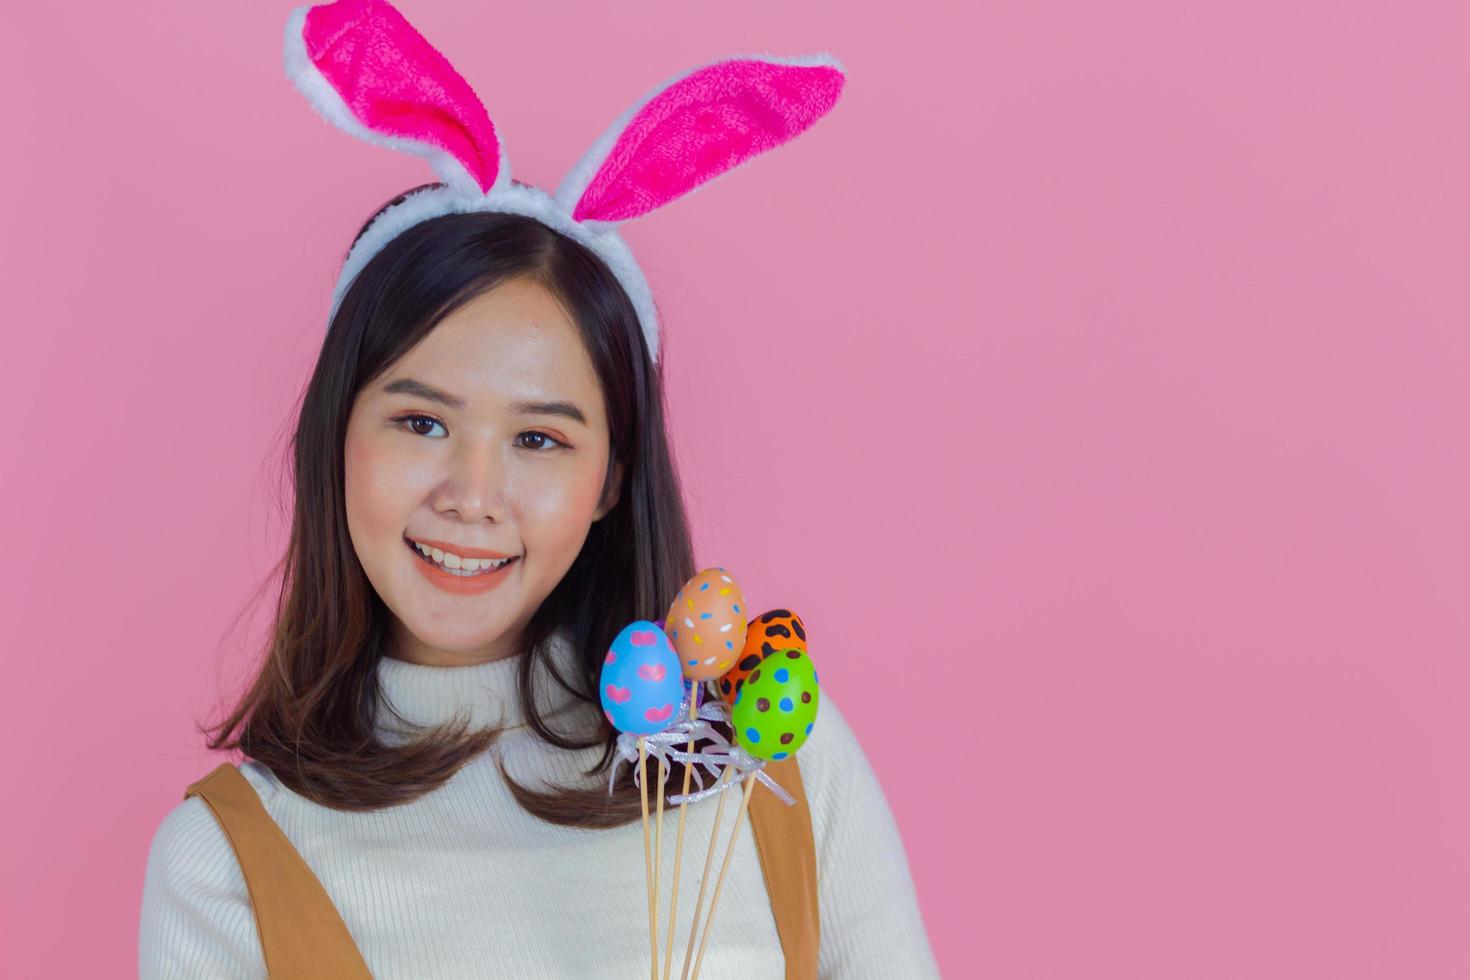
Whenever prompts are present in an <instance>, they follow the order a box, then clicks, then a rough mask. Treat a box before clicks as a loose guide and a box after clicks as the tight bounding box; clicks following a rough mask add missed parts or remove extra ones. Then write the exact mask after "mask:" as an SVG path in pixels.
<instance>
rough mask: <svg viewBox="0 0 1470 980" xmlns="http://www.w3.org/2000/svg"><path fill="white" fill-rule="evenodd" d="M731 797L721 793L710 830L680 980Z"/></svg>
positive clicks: (685, 976)
mask: <svg viewBox="0 0 1470 980" xmlns="http://www.w3.org/2000/svg"><path fill="white" fill-rule="evenodd" d="M733 771H734V767H733V766H726V767H725V771H724V772H722V773H720V785H722V786H723V785H724V784H725V783H727V782H729V776H730V773H731V772H733ZM729 795H730V794H729V793H728V792H726V791H723V790H722V791H721V792H720V793H719V797H720V802H719V805H718V806H716V807H715V825H714V826H713V827H711V828H710V832H709V850H708V851H707V852H706V853H705V855H704V871H703V872H701V873H700V875H699V897H698V898H696V899H695V900H694V920H693V921H692V922H690V923H689V945H688V946H687V947H685V949H684V969H683V970H682V971H681V972H680V973H679V980H689V961H690V960H691V959H693V957H694V937H695V936H697V935H699V910H700V909H702V908H703V907H704V888H705V886H706V885H708V884H709V866H710V865H711V864H713V863H714V860H715V841H716V840H718V839H719V836H720V814H722V813H724V812H725V797H727V796H729Z"/></svg>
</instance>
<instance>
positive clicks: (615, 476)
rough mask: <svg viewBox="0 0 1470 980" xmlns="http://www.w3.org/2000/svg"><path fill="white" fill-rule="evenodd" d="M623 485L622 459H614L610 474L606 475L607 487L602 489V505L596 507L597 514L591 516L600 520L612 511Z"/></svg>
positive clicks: (595, 519)
mask: <svg viewBox="0 0 1470 980" xmlns="http://www.w3.org/2000/svg"><path fill="white" fill-rule="evenodd" d="M622 487H623V461H622V460H621V459H619V460H616V461H615V462H614V463H613V467H612V475H611V476H609V477H608V481H607V487H606V488H605V489H604V491H603V500H602V505H601V506H600V507H598V508H597V514H596V515H595V516H594V517H593V518H592V520H594V521H600V520H602V519H603V518H604V517H606V516H607V515H608V514H609V513H611V512H612V509H613V508H614V507H616V506H617V505H618V498H619V495H620V491H621V490H622Z"/></svg>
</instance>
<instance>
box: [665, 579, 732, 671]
mask: <svg viewBox="0 0 1470 980" xmlns="http://www.w3.org/2000/svg"><path fill="white" fill-rule="evenodd" d="M745 626H746V623H745V596H744V594H743V593H741V591H740V586H738V585H736V584H735V580H734V579H733V578H731V577H730V573H729V572H727V571H726V570H725V569H723V568H706V569H704V570H703V571H701V572H699V573H698V574H696V575H695V576H694V577H693V578H691V579H690V580H689V581H688V582H685V583H684V587H683V588H682V589H680V590H679V594H678V595H677V596H675V597H674V602H673V605H671V606H669V614H668V616H667V617H666V622H665V623H664V631H665V632H666V633H668V635H669V641H670V642H671V643H672V644H673V645H674V652H675V653H677V654H678V655H679V668H680V670H682V671H683V672H684V676H685V677H687V678H689V679H690V680H694V681H709V680H714V679H715V678H716V677H719V676H720V675H721V674H723V673H725V672H726V671H728V670H729V669H730V668H731V667H733V666H735V661H736V660H737V659H739V657H740V650H741V648H742V647H743V646H744V644H745Z"/></svg>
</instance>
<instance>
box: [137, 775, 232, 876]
mask: <svg viewBox="0 0 1470 980" xmlns="http://www.w3.org/2000/svg"><path fill="white" fill-rule="evenodd" d="M230 869H233V870H234V872H235V873H236V874H239V864H238V862H237V860H236V858H235V850H234V847H233V846H232V845H231V844H230V839H229V837H228V835H226V833H225V830H224V828H223V827H222V826H220V823H219V820H218V819H217V818H216V817H215V815H214V810H213V809H212V808H211V807H210V806H209V804H208V803H206V802H205V801H204V798H203V797H202V796H190V797H187V798H186V799H184V800H181V801H180V802H178V803H175V804H174V805H173V807H172V808H171V809H169V810H168V811H167V812H166V813H165V814H164V815H163V818H162V819H161V820H160V821H159V823H158V826H157V829H155V830H154V833H153V841H152V843H151V844H150V845H149V849H148V877H149V879H150V880H153V879H156V880H157V882H158V883H159V884H160V885H166V886H169V887H175V888H176V887H179V886H182V885H184V884H185V883H186V882H188V881H190V880H197V881H200V882H204V881H209V882H214V883H215V884H216V885H217V886H218V885H224V884H226V883H227V881H228V879H229V874H228V871H229V870H230ZM240 885H241V887H242V888H243V886H244V878H243V876H241V878H240Z"/></svg>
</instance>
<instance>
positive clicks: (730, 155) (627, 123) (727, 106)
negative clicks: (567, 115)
mask: <svg viewBox="0 0 1470 980" xmlns="http://www.w3.org/2000/svg"><path fill="white" fill-rule="evenodd" d="M845 80H846V76H845V75H844V74H843V71H842V66H841V65H840V64H838V62H837V61H836V59H835V58H831V57H829V56H826V55H817V56H813V57H810V58H799V59H786V60H781V59H774V58H769V59H768V58H744V57H742V58H732V59H729V60H726V61H721V62H717V63H715V64H712V65H707V66H705V67H702V68H697V69H695V70H694V71H692V72H688V73H686V74H685V75H683V76H681V77H679V78H677V79H675V80H673V81H671V82H668V83H665V84H664V85H661V86H659V88H657V89H655V90H654V92H653V93H652V94H651V95H649V96H648V97H646V98H645V99H644V100H643V101H642V102H641V103H639V104H638V105H635V106H634V107H633V108H632V109H630V110H629V111H628V112H626V113H624V114H623V116H622V117H621V118H620V119H619V120H618V121H617V122H616V123H614V124H613V125H612V127H611V128H609V129H608V131H607V132H605V133H604V134H603V135H602V137H601V138H600V139H599V140H598V141H597V143H596V144H594V145H593V147H592V149H591V150H589V151H588V152H587V154H586V155H585V156H584V157H583V158H582V160H581V161H580V162H578V164H577V165H576V166H575V167H573V168H572V171H571V172H570V173H569V174H568V175H567V178H566V179H565V180H564V181H563V182H562V185H561V187H559V188H558V189H557V193H556V197H557V200H558V201H560V202H561V203H562V206H563V207H566V206H569V205H570V202H571V200H572V199H573V198H575V199H576V202H577V203H576V207H575V209H574V210H573V212H572V217H573V218H574V219H576V220H577V221H586V220H596V221H625V220H627V219H629V218H636V217H638V216H639V215H641V214H647V213H648V212H649V211H652V210H654V209H655V208H659V207H662V206H663V205H665V204H668V203H669V202H670V201H673V200H675V199H677V198H679V197H682V196H684V195H685V194H688V193H689V192H691V191H693V190H694V189H695V188H697V187H699V186H700V185H701V184H704V183H707V182H708V181H711V180H713V179H714V178H716V177H718V176H719V175H720V174H723V173H725V172H726V171H729V170H732V169H734V168H735V167H738V166H740V165H741V164H742V163H744V162H746V161H747V160H749V159H750V158H751V157H754V156H756V155H757V154H760V153H764V152H765V151H767V150H770V149H774V148H775V147H777V146H780V145H781V144H782V143H785V142H786V141H787V140H790V139H792V138H793V137H795V136H797V135H799V134H800V133H802V132H804V131H805V130H806V129H808V128H809V127H810V126H811V125H812V124H813V123H815V122H816V121H817V120H818V119H820V118H821V117H822V116H824V115H826V114H827V112H828V111H830V110H831V108H832V107H833V106H834V105H835V104H836V103H837V97H838V95H840V94H841V92H842V85H843V82H844V81H845Z"/></svg>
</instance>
